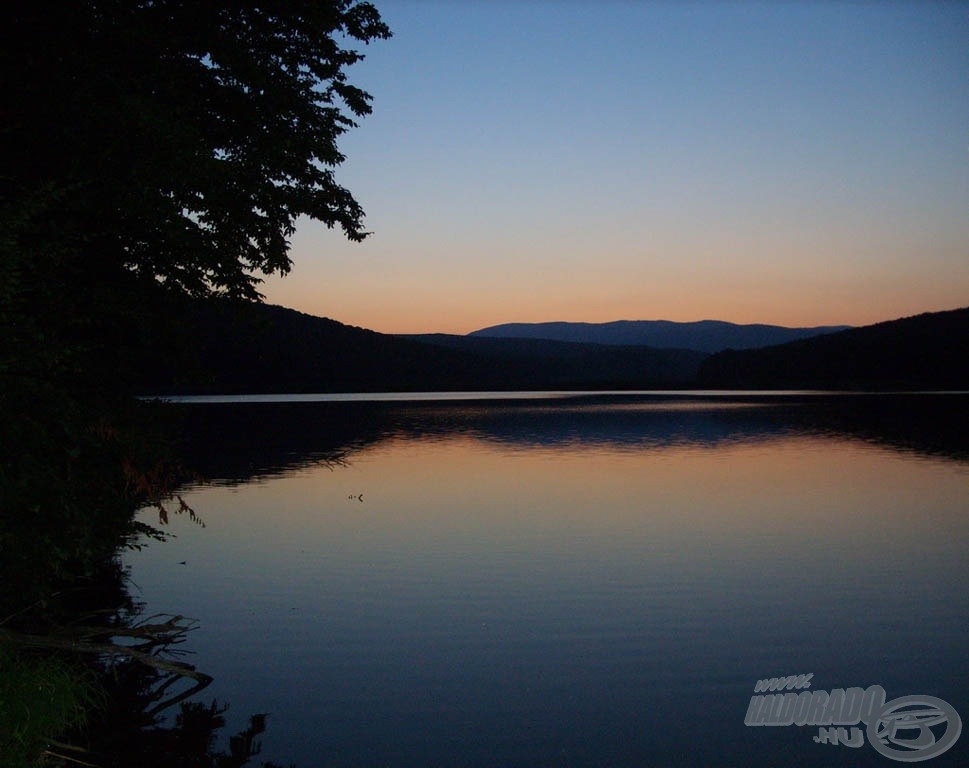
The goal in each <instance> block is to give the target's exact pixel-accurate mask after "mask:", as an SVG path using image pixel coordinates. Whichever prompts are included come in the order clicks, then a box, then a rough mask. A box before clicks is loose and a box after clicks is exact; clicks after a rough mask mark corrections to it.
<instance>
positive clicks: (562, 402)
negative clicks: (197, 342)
mask: <svg viewBox="0 0 969 768" xmlns="http://www.w3.org/2000/svg"><path fill="white" fill-rule="evenodd" d="M184 413H185V419H186V421H187V423H188V434H189V435H190V436H191V437H192V439H191V440H190V442H189V444H188V445H187V446H186V456H187V462H188V464H189V466H191V467H192V468H194V469H195V470H196V471H197V472H198V473H199V474H200V476H201V477H203V478H204V479H206V480H220V481H233V480H236V481H242V480H246V479H248V478H252V477H256V476H264V475H269V474H274V473H278V472H285V471H287V470H289V469H293V468H298V467H301V466H309V465H312V464H314V463H317V462H322V463H323V464H326V463H327V462H339V461H341V460H343V459H345V458H346V457H347V456H348V455H349V454H352V453H353V452H354V451H357V450H360V449H361V448H364V447H366V446H368V445H372V444H374V443H377V442H380V441H382V440H387V439H390V438H395V437H396V438H421V439H440V438H442V437H449V436H453V435H455V434H463V435H471V436H474V437H475V438H477V439H480V440H484V441H494V442H498V443H503V444H507V445H518V446H523V447H538V446H544V447H550V446H567V445H591V446H599V447H603V448H615V449H641V448H661V447H664V446H672V445H693V446H698V447H700V446H715V445H720V444H727V443H732V442H741V441H742V442H747V443H750V442H753V441H763V440H767V439H772V438H776V437H778V436H783V435H792V434H814V435H829V436H843V437H850V438H854V439H859V440H863V441H865V442H869V443H873V444H881V445H885V446H888V447H892V448H900V449H904V450H908V451H912V452H914V453H918V454H923V455H929V456H939V457H949V458H953V459H957V460H961V461H967V460H969V395H965V394H951V395H945V394H933V395H917V394H916V395H909V394H901V395H870V396H863V395H831V396H818V395H808V396H805V395H796V394H794V395H775V396H772V397H764V396H763V395H746V396H744V395H730V396H719V397H717V396H707V395H698V396H681V395H666V396H660V395H653V396H642V395H628V396H623V395H612V396H609V397H601V396H595V395H586V396H576V397H573V398H567V399H566V398H561V397H558V398H552V399H548V400H545V401H541V400H534V399H528V400H522V401H520V402H508V401H504V400H499V401H492V402H487V401H484V402H479V403H475V404H461V403H458V404H455V403H434V402H427V403H422V404H414V403H410V404H408V403H393V402H390V403H382V402H361V403H353V402H346V403H329V402H299V401H297V402H292V403H287V402H269V403H264V402H257V403H247V402H233V403H217V404H196V405H191V406H187V407H186V410H185V411H184Z"/></svg>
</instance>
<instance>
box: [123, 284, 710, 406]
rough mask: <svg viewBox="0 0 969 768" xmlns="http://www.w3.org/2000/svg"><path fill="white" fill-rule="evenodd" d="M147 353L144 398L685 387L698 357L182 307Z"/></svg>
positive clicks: (231, 306)
mask: <svg viewBox="0 0 969 768" xmlns="http://www.w3.org/2000/svg"><path fill="white" fill-rule="evenodd" d="M165 311H166V313H167V316H168V317H170V318H177V321H176V322H174V323H173V324H172V325H173V328H174V331H173V332H172V333H170V334H169V335H167V336H166V337H165V338H155V339H150V340H146V346H149V347H150V354H149V355H146V358H147V359H150V360H152V361H153V362H152V364H151V365H145V366H144V367H143V369H142V370H141V372H140V376H139V377H138V381H137V382H136V389H137V391H138V392H139V393H141V394H145V395H164V394H214V393H219V394H243V393H300V392H374V391H430V390H512V389H606V388H616V389H631V388H652V387H669V386H686V385H689V384H692V383H693V381H694V380H695V377H696V373H697V370H698V368H699V365H700V362H701V361H702V359H703V358H704V357H705V355H703V354H698V353H695V352H683V351H658V350H648V349H634V350H633V349H629V348H620V347H603V346H602V345H586V344H567V343H562V344H549V343H545V342H542V343H521V342H506V341H503V340H492V339H477V340H475V339H469V338H466V337H461V336H445V335H428V336H421V337H401V336H393V335H388V334H381V333H377V332H375V331H369V330H366V329H363V328H356V327H352V326H347V325H343V324H342V323H339V322H337V321H335V320H330V319H328V318H322V317H314V316H312V315H306V314H303V313H301V312H297V311H295V310H292V309H286V308H284V307H278V306H271V305H264V304H249V303H241V304H240V303H229V302H224V301H207V302H183V303H180V304H178V305H176V306H172V307H167V308H166V309H165Z"/></svg>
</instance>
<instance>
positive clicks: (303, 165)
mask: <svg viewBox="0 0 969 768" xmlns="http://www.w3.org/2000/svg"><path fill="white" fill-rule="evenodd" d="M0 13H2V17H3V18H2V25H0V26H2V27H3V29H4V30H5V40H4V45H3V47H2V53H0V56H2V62H3V64H2V67H3V71H4V77H5V89H6V91H7V99H6V105H5V108H4V111H5V115H4V126H3V133H4V142H5V145H6V147H7V149H6V150H5V151H4V153H3V165H2V168H0V185H2V189H3V210H2V223H3V224H4V229H5V231H4V233H3V234H4V236H5V238H6V239H7V241H8V245H11V243H10V242H9V241H10V240H11V238H13V240H15V241H17V243H18V244H19V246H20V247H21V248H30V249H31V250H32V251H33V253H34V254H35V256H36V257H38V258H39V257H42V260H43V261H45V262H46V263H44V264H43V265H42V266H43V268H44V269H45V270H47V275H48V277H49V278H50V279H55V280H56V279H70V278H71V277H72V276H73V277H77V278H80V276H81V275H85V276H87V277H88V278H89V279H85V280H80V279H79V283H81V284H88V285H94V284H96V283H97V282H98V281H99V280H100V281H105V280H106V281H109V284H110V281H112V280H116V279H117V275H118V273H119V271H126V272H128V273H131V274H134V275H137V276H140V277H142V278H145V279H149V280H152V281H156V282H157V283H159V284H162V285H164V286H167V287H170V288H173V289H176V290H178V291H179V292H185V293H189V294H192V295H208V294H211V293H217V294H218V293H223V294H229V295H233V296H241V297H246V298H256V297H257V296H258V293H257V291H256V285H257V284H258V277H256V275H255V274H254V273H265V274H270V273H273V272H278V273H283V274H284V273H286V272H287V271H288V270H289V267H290V261H289V258H288V245H289V243H288V238H289V237H290V235H292V233H293V228H294V223H295V221H296V219H297V218H298V217H299V216H304V215H305V216H309V217H311V218H314V219H317V220H319V221H322V222H324V223H325V224H326V225H327V226H330V227H335V226H339V227H340V228H341V229H342V231H343V232H344V234H345V235H346V236H347V237H348V238H349V239H351V240H361V239H363V238H364V237H365V236H366V234H367V233H366V232H365V231H364V230H363V225H362V220H363V211H362V209H361V207H360V206H359V205H358V203H357V202H356V200H355V199H354V198H353V196H352V195H351V194H350V192H349V191H348V190H346V189H344V188H343V187H342V186H340V184H339V183H338V182H337V181H336V179H335V176H334V169H335V167H336V166H338V165H339V164H340V163H341V162H342V161H343V159H344V157H343V155H342V154H341V152H340V150H339V148H338V146H337V140H338V139H339V137H340V136H341V135H342V134H343V133H344V132H345V131H346V130H348V129H349V128H351V127H353V126H354V125H355V124H356V120H357V119H358V118H360V117H362V116H364V115H366V114H368V113H369V112H370V109H371V107H370V101H371V97H370V96H369V94H367V93H366V92H365V91H363V90H361V89H359V88H357V87H355V86H353V85H351V84H350V83H349V82H348V81H347V77H346V68H347V67H349V66H350V65H352V64H353V63H355V62H357V61H359V60H360V59H362V58H363V53H362V52H361V50H360V48H361V46H362V45H363V44H366V43H369V42H370V41H371V40H374V39H381V38H387V37H389V36H390V31H389V30H388V28H387V26H386V25H385V24H384V23H383V21H382V20H381V18H380V15H379V13H378V12H377V10H376V9H375V8H374V7H373V6H372V5H370V4H369V3H366V2H356V0H324V1H322V2H320V1H318V0H317V1H310V0H286V1H285V2H283V1H282V0H278V1H276V2H265V3H258V4H257V3H251V2H241V3H225V2H213V3H197V2H189V1H187V0H141V1H132V0H78V2H72V3H50V2H39V3H15V4H9V5H7V6H6V7H5V10H3V11H2V12H0ZM11 227H13V229H14V231H13V232H12V234H11ZM19 266H20V267H21V268H23V267H24V265H23V264H21V265H19ZM30 266H31V267H35V266H36V265H34V264H31V265H30Z"/></svg>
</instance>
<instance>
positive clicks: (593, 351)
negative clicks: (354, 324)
mask: <svg viewBox="0 0 969 768" xmlns="http://www.w3.org/2000/svg"><path fill="white" fill-rule="evenodd" d="M402 338H406V339H412V340H415V341H420V342H422V343H425V344H429V345H433V346H436V347H439V348H442V349H447V350H451V351H460V352H465V353H470V354H473V355H475V356H476V357H478V358H480V359H487V360H490V361H492V365H494V364H499V365H502V366H505V367H506V370H509V371H513V372H514V373H515V376H516V377H517V378H523V379H524V380H532V381H538V380H545V381H549V382H550V383H551V385H552V386H554V385H556V382H558V383H559V385H560V386H569V387H571V386H572V385H573V384H574V385H578V384H579V383H583V382H584V383H585V384H586V385H587V386H588V387H589V388H610V387H612V388H616V389H628V388H634V387H640V388H642V387H649V386H681V385H686V384H691V383H692V382H693V381H694V380H695V379H696V376H697V372H698V371H699V367H700V363H701V362H702V361H703V360H705V359H706V357H707V355H706V354H705V353H703V352H695V351H693V350H688V349H652V348H651V347H643V346H636V347H627V346H617V345H606V344H588V343H577V342H568V341H549V340H547V339H515V338H510V339H501V338H487V337H476V336H455V335H449V334H441V333H437V334H422V335H411V336H404V337H402Z"/></svg>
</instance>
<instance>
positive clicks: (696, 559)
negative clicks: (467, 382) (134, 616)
mask: <svg viewBox="0 0 969 768" xmlns="http://www.w3.org/2000/svg"><path fill="white" fill-rule="evenodd" d="M800 402H801V401H800V400H798V401H793V402H792V401H790V400H787V401H779V400H778V399H776V398H771V399H767V400H764V399H757V398H739V397H738V398H732V399H730V400H728V401H726V402H723V401H711V400H700V399H693V398H686V399H684V398H679V399H675V400H673V401H672V402H669V403H667V402H664V401H663V400H661V399H659V398H639V399H633V398H618V399H610V400H609V401H608V402H602V401H598V400H596V399H584V400H581V401H578V402H571V403H570V404H568V405H567V406H566V405H563V404H562V403H551V402H544V403H543V402H528V403H522V404H509V403H501V404H470V403H462V404H459V405H454V404H451V405H448V406H441V405H435V404H431V403H428V404H420V405H417V404H405V405H401V404H394V405H392V406H387V405H382V404H365V405H355V406H351V407H346V406H341V407H331V406H318V405H313V406H310V407H307V406H306V404H302V405H299V406H298V407H288V406H286V405H273V406H265V405H260V406H258V408H249V409H243V408H242V407H241V406H234V407H231V408H223V407H221V406H220V407H218V408H215V407H212V409H211V410H206V411H204V412H203V411H196V412H194V414H193V416H192V418H194V419H197V420H198V421H197V424H198V425H199V426H200V427H204V429H203V431H202V432H200V433H199V434H200V437H198V438H197V440H196V442H195V443H194V445H193V449H194V453H193V456H194V458H195V460H196V461H197V462H198V463H199V466H203V467H204V473H205V475H206V476H207V477H209V478H217V479H221V480H222V481H223V483H222V484H208V485H203V486H200V487H196V488H195V489H192V490H191V491H190V493H189V494H188V495H187V496H186V501H187V502H188V503H189V504H190V505H191V506H192V508H194V509H196V510H197V511H198V512H199V514H201V515H202V516H203V517H204V519H205V520H206V523H207V527H206V528H205V529H199V528H197V527H195V526H193V525H192V524H191V522H190V521H188V520H186V519H185V518H184V517H183V518H173V520H172V526H171V528H172V530H173V531H174V532H175V533H177V534H178V538H176V539H175V540H173V541H171V542H169V543H167V544H165V545H162V546H153V547H151V548H150V549H148V550H146V551H145V552H144V553H140V554H138V555H136V556H133V557H132V558H131V561H130V562H131V565H132V569H133V578H134V581H135V583H137V584H138V585H140V587H141V588H142V589H143V591H144V599H145V600H146V601H147V602H148V603H149V604H150V605H152V607H153V609H154V610H174V609H177V611H178V612H180V613H185V614H188V615H193V616H198V617H199V618H200V619H201V621H202V627H201V629H200V630H199V631H198V633H197V635H196V636H195V637H194V638H193V643H194V646H193V650H195V651H196V654H197V655H196V659H195V662H196V663H197V665H198V666H199V668H200V669H204V670H205V671H206V672H208V673H209V674H212V675H213V676H214V677H215V683H213V686H212V688H213V690H212V693H211V695H212V696H214V697H217V698H220V699H227V700H230V701H232V702H233V705H234V706H235V707H237V708H238V709H239V711H242V712H271V713H272V718H273V724H274V725H273V732H272V733H271V734H269V735H268V736H267V738H266V739H265V751H266V755H267V757H272V759H274V760H277V761H278V762H288V761H294V762H297V763H299V764H302V765H394V766H397V765H400V766H418V765H421V766H423V765H429V764H432V765H465V766H476V765H478V766H485V765H508V766H518V765H520V766H525V765H563V766H564V765H570V766H577V765H578V766H581V765H589V766H591V765H619V766H626V765H629V766H632V765H646V766H648V765H696V766H701V765H703V766H706V765H754V766H756V765H778V764H784V765H818V764H826V765H877V764H883V763H884V758H882V757H880V756H879V755H878V754H877V753H875V752H874V750H871V749H870V748H867V747H866V749H864V750H862V749H858V750H850V749H847V748H833V747H830V746H825V745H817V744H815V743H814V742H813V741H812V739H811V737H812V736H813V735H815V734H814V733H811V732H810V731H809V730H807V729H795V728H788V729H784V728H772V729H752V728H746V727H745V726H744V725H743V718H744V715H745V713H746V711H747V705H748V701H749V698H750V696H751V694H752V689H753V684H754V682H755V681H756V680H757V679H760V678H762V677H769V676H772V675H780V674H794V673H797V672H814V673H815V675H816V682H817V686H818V687H822V688H828V689H830V688H834V687H842V686H853V685H868V684H874V683H878V684H880V685H883V686H885V688H886V690H888V692H889V694H890V696H900V695H905V694H908V693H925V694H929V695H934V696H938V697H941V698H943V699H945V700H947V701H949V702H950V703H952V704H953V705H954V706H955V707H956V709H957V710H958V711H959V712H962V713H963V714H964V716H965V715H967V714H969V699H967V695H966V691H967V686H966V682H967V681H969V662H967V659H966V657H965V653H964V642H963V638H964V637H965V636H966V633H967V632H969V589H967V587H966V584H965V579H964V574H965V573H966V566H967V565H969V562H967V556H966V545H967V543H969V516H967V511H969V510H967V502H966V500H967V499H969V473H967V471H966V464H965V445H964V442H963V443H962V444H959V443H958V441H956V440H953V439H950V437H954V436H955V431H953V432H952V434H951V435H950V434H949V433H947V432H946V431H945V430H944V429H943V428H942V426H941V422H943V421H946V420H947V423H952V422H956V423H958V421H959V420H960V419H963V420H964V418H965V414H964V411H963V412H960V411H959V410H958V409H949V410H948V412H946V409H943V408H940V407H939V405H938V402H937V401H933V402H931V403H928V404H927V405H926V406H924V407H923V406H922V405H919V403H920V402H922V401H919V400H917V399H916V400H913V399H911V398H895V399H891V400H888V399H885V400H880V401H879V402H877V403H875V404H863V407H859V403H860V401H858V400H850V399H846V398H832V399H825V401H823V402H822V401H820V400H818V399H811V400H805V401H804V402H803V404H801V405H799V404H798V403H800ZM950 402H951V401H950ZM916 407H918V408H920V409H921V414H920V416H919V417H918V418H915V417H914V416H913V415H912V413H913V411H914V409H915V408H916ZM206 409H209V406H206ZM852 409H854V410H855V411H856V412H857V413H858V414H859V418H858V419H856V420H851V419H850V418H849V415H850V413H851V412H852ZM905 409H908V410H905ZM903 411H904V412H903ZM240 417H241V418H240ZM216 427H218V430H217V431H215V430H216ZM962 440H963V441H964V440H965V433H962ZM334 459H341V460H342V461H343V463H339V462H337V463H327V460H331V461H332V460H334ZM246 478H255V479H256V480H257V482H249V483H245V484H243V483H242V482H241V481H243V480H245V479H246ZM225 481H229V482H225ZM182 562H184V563H185V564H184V565H178V564H179V563H182ZM244 725H245V722H244V721H239V722H237V723H235V724H234V725H232V727H233V728H234V729H237V730H238V729H241V728H242V727H243V726H244ZM962 746H964V745H959V747H960V748H961V747H962ZM964 757H965V752H964V751H959V750H957V749H953V750H952V751H951V752H950V753H947V754H946V755H943V756H941V757H939V758H937V759H936V760H935V761H933V764H934V765H956V764H959V763H958V761H957V760H962V759H963V758H964Z"/></svg>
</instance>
